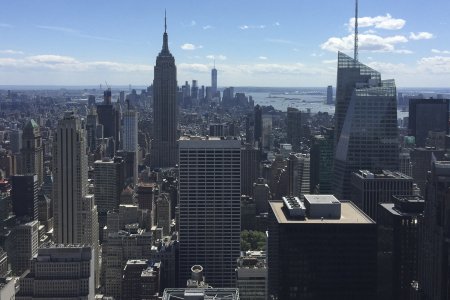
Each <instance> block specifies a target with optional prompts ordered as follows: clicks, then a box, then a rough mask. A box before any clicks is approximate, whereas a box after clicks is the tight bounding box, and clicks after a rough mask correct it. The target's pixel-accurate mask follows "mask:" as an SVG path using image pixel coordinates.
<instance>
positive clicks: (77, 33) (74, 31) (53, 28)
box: [36, 25, 119, 42]
mask: <svg viewBox="0 0 450 300" xmlns="http://www.w3.org/2000/svg"><path fill="white" fill-rule="evenodd" d="M36 28H39V29H45V30H50V31H56V32H61V33H64V34H68V35H72V36H75V37H80V38H85V39H93V40H100V41H109V42H117V41H119V40H118V39H114V38H110V37H104V36H96V35H90V34H85V33H82V32H81V31H79V30H77V29H73V28H68V27H62V26H47V25H36Z"/></svg>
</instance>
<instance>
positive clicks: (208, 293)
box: [162, 288, 240, 300]
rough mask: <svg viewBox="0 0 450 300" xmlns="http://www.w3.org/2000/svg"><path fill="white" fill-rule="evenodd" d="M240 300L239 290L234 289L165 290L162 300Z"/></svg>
mask: <svg viewBox="0 0 450 300" xmlns="http://www.w3.org/2000/svg"><path fill="white" fill-rule="evenodd" d="M183 299H191V300H213V299H214V300H239V299H240V298H239V290H238V289H233V288H218V289H209V288H208V289H202V288H197V289H183V288H181V289H174V288H169V289H165V290H164V294H163V297H162V300H183Z"/></svg>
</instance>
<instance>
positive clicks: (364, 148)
mask: <svg viewBox="0 0 450 300" xmlns="http://www.w3.org/2000/svg"><path fill="white" fill-rule="evenodd" d="M398 144H399V141H398V129H397V101H396V88H395V83H394V80H381V75H380V73H378V72H377V71H375V70H373V69H371V68H369V67H367V66H366V65H363V64H362V63H360V62H358V61H357V60H354V59H352V58H351V57H349V56H347V55H345V54H344V53H341V52H339V54H338V71H337V88H336V112H335V147H336V148H335V159H334V178H333V185H334V193H335V195H336V197H338V198H339V199H349V198H350V174H351V172H353V171H356V170H360V169H367V170H380V169H386V170H397V169H398V165H399V162H398V160H399V159H398V157H399V150H398Z"/></svg>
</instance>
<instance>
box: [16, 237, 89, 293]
mask: <svg viewBox="0 0 450 300" xmlns="http://www.w3.org/2000/svg"><path fill="white" fill-rule="evenodd" d="M93 256H94V250H93V249H92V248H91V247H89V246H82V245H55V244H48V245H45V246H44V247H42V248H39V250H38V253H37V255H35V256H34V257H33V259H32V261H31V270H30V272H29V273H28V274H27V275H26V276H24V277H22V278H21V279H20V291H19V292H18V295H16V300H32V299H61V300H62V299H77V300H91V299H94V297H95V260H96V259H95V258H94V257H93Z"/></svg>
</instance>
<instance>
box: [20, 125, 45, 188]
mask: <svg viewBox="0 0 450 300" xmlns="http://www.w3.org/2000/svg"><path fill="white" fill-rule="evenodd" d="M21 153H22V174H36V175H37V177H38V185H39V186H40V185H41V184H42V181H43V178H44V158H43V151H42V137H41V131H40V129H39V125H38V124H37V123H36V122H35V121H34V120H33V119H31V120H29V121H28V122H27V124H25V127H24V128H23V134H22V149H21Z"/></svg>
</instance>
